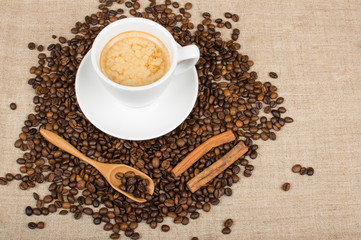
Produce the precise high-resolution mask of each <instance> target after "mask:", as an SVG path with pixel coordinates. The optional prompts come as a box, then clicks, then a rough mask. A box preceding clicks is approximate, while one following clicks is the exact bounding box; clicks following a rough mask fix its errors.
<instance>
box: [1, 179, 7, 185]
mask: <svg viewBox="0 0 361 240" xmlns="http://www.w3.org/2000/svg"><path fill="white" fill-rule="evenodd" d="M6 184H8V181H6V179H5V178H3V177H0V185H6Z"/></svg>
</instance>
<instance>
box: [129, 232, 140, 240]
mask: <svg viewBox="0 0 361 240" xmlns="http://www.w3.org/2000/svg"><path fill="white" fill-rule="evenodd" d="M139 238H140V235H139V233H137V232H135V233H133V234H132V235H131V236H130V239H132V240H138V239H139Z"/></svg>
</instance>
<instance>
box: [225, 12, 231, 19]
mask: <svg viewBox="0 0 361 240" xmlns="http://www.w3.org/2000/svg"><path fill="white" fill-rule="evenodd" d="M224 17H225V18H232V13H230V12H226V13H224Z"/></svg>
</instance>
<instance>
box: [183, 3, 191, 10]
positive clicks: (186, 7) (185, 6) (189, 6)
mask: <svg viewBox="0 0 361 240" xmlns="http://www.w3.org/2000/svg"><path fill="white" fill-rule="evenodd" d="M184 8H185V9H186V10H189V9H191V8H192V3H190V2H187V3H186V4H185V5H184Z"/></svg>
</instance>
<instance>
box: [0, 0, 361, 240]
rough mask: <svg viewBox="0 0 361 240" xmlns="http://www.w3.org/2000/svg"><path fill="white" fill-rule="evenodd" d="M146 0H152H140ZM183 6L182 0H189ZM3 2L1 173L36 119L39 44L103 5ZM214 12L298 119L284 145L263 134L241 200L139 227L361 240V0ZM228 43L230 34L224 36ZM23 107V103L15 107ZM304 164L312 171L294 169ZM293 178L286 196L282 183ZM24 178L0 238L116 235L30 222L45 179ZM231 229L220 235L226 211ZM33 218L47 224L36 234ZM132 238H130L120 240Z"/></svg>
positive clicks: (63, 220) (205, 4)
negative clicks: (29, 211) (233, 17)
mask: <svg viewBox="0 0 361 240" xmlns="http://www.w3.org/2000/svg"><path fill="white" fill-rule="evenodd" d="M143 2H146V3H148V1H143ZM183 3H185V2H183ZM0 4H1V7H0V79H1V81H0V153H1V157H0V175H1V176H3V175H4V174H5V173H7V172H13V173H15V172H17V171H18V169H19V166H18V165H17V163H16V159H17V158H18V157H21V156H22V154H23V153H22V152H21V151H20V150H18V149H16V148H14V142H15V140H16V139H17V138H18V134H19V133H20V131H21V127H22V126H23V122H24V120H26V117H27V114H29V113H30V112H32V111H33V108H34V105H33V103H32V98H33V96H34V91H33V89H32V88H31V87H30V86H29V85H28V84H27V80H28V79H29V78H30V77H31V75H30V73H29V68H30V67H31V66H33V65H37V54H38V53H37V52H36V51H30V50H28V49H27V44H28V42H31V41H34V42H36V43H38V44H43V45H44V46H47V45H48V44H50V43H52V42H55V41H56V40H53V39H52V38H51V35H52V34H56V35H58V36H60V35H63V36H65V37H70V36H71V34H70V29H71V28H72V27H73V26H74V24H75V22H76V21H79V20H83V19H84V16H86V15H88V14H91V13H94V12H96V11H98V9H97V5H98V4H99V3H98V2H97V1H96V0H77V1H72V0H17V1H13V0H1V3H0ZM204 11H207V12H210V13H211V14H212V16H213V18H217V17H221V16H223V13H224V12H226V11H230V12H233V13H237V14H238V15H239V16H240V20H239V22H237V23H232V24H233V25H234V26H236V27H238V28H239V29H240V32H241V34H240V37H239V40H238V42H239V43H240V44H241V45H242V48H241V52H242V53H243V54H248V55H249V56H250V59H251V60H253V61H254V62H255V65H254V67H253V68H252V69H253V70H254V71H257V72H258V75H259V78H260V80H261V81H268V80H270V79H269V77H268V72H270V71H274V72H277V73H278V75H279V78H278V79H276V80H273V79H272V83H274V84H275V85H276V86H277V87H278V89H279V94H280V95H281V96H283V97H284V98H285V99H286V101H285V104H284V105H285V107H286V108H287V109H288V112H287V114H288V115H289V116H292V117H293V118H294V119H295V122H294V123H292V124H289V125H287V126H286V127H285V128H283V129H282V130H281V131H280V132H278V133H277V141H267V142H263V141H261V140H259V141H258V144H259V156H258V158H257V159H256V160H255V161H253V165H254V166H255V170H254V171H253V175H252V177H250V178H244V177H243V176H241V181H240V182H239V183H237V184H235V185H233V187H232V190H233V195H232V196H231V197H222V199H221V203H220V204H219V205H218V206H214V207H212V209H211V211H210V212H208V213H204V212H202V213H201V217H200V218H199V219H197V220H195V221H193V220H192V221H191V222H190V224H188V225H187V226H183V225H175V224H173V223H172V221H171V219H166V220H165V222H164V223H167V224H170V226H171V230H170V231H169V232H168V233H163V232H161V231H160V228H159V227H158V228H157V229H155V230H154V229H151V228H150V227H149V226H148V225H146V224H144V223H142V224H140V227H139V228H138V229H137V231H139V232H140V233H141V235H142V239H173V240H183V239H190V238H191V237H192V236H197V237H199V239H201V240H203V239H206V240H211V239H285V240H289V239H361V1H359V0H348V1H344V0H328V1H319V0H290V1H284V0H267V1H264V0H219V1H209V0H199V1H194V2H193V9H192V10H191V13H192V15H193V17H192V19H193V22H198V21H199V20H200V15H201V12H204ZM226 37H227V38H229V37H230V36H229V33H228V35H227V36H225V38H226ZM11 102H16V103H17V105H18V108H17V110H15V111H11V110H10V108H9V104H10V103H11ZM296 163H300V164H302V165H303V166H312V167H314V169H315V174H314V176H312V177H309V176H300V175H299V174H294V173H292V172H291V167H292V166H293V165H294V164H296ZM286 181H287V182H290V183H291V190H290V191H288V192H284V191H282V190H281V188H280V187H281V185H282V184H283V183H284V182H286ZM18 184H19V182H11V183H9V184H8V185H7V186H0V239H86V240H89V239H107V238H108V237H109V234H110V233H109V232H105V231H103V230H102V225H97V226H96V225H94V224H93V223H92V218H91V217H89V216H83V217H82V219H81V220H74V218H73V217H72V215H70V214H69V215H67V216H60V215H58V214H57V213H56V214H50V215H49V216H32V217H27V216H26V215H25V213H24V209H25V207H26V206H28V205H32V206H34V205H35V202H34V199H33V198H32V192H33V191H36V192H38V193H40V194H42V196H44V195H45V193H46V192H47V191H48V190H47V187H48V185H47V184H42V185H39V186H37V187H36V188H35V189H31V190H27V191H21V190H19V188H18ZM229 217H230V218H233V220H234V225H233V227H232V233H231V234H230V235H227V236H225V235H222V233H221V229H222V225H223V221H224V220H225V219H226V218H229ZM29 221H36V222H37V221H45V222H46V227H45V229H43V230H30V229H28V228H27V223H28V222H29ZM121 238H122V239H125V238H126V237H125V236H122V237H121Z"/></svg>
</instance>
